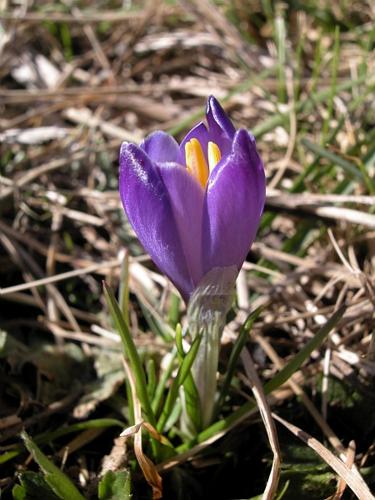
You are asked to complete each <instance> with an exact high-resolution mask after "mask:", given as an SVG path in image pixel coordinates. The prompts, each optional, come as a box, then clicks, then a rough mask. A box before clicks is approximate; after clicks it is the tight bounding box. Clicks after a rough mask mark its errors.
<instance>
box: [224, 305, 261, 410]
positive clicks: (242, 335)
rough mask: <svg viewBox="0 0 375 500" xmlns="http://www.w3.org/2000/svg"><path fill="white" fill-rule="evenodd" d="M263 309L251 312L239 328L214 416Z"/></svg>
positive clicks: (259, 308)
mask: <svg viewBox="0 0 375 500" xmlns="http://www.w3.org/2000/svg"><path fill="white" fill-rule="evenodd" d="M262 310H263V307H262V306H260V307H258V308H257V309H255V310H254V311H252V312H251V313H250V314H249V315H248V317H247V318H246V320H245V321H244V323H243V325H242V326H241V328H240V331H239V333H238V337H237V339H236V342H235V343H234V345H233V349H232V352H231V353H230V357H229V361H228V369H227V372H226V374H225V378H224V382H223V385H222V388H221V391H220V395H219V399H218V402H217V404H216V408H215V416H217V415H218V413H219V412H220V409H221V407H222V405H223V403H224V401H225V398H226V396H227V394H228V391H229V387H230V384H231V382H232V378H233V375H234V372H235V369H236V366H237V362H238V358H239V357H240V354H241V351H242V349H243V347H244V345H245V343H246V340H247V338H248V333H249V331H250V330H251V327H252V326H253V324H254V322H255V321H256V320H257V319H258V317H259V315H260V313H261V312H262Z"/></svg>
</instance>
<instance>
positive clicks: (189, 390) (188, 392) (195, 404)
mask: <svg viewBox="0 0 375 500" xmlns="http://www.w3.org/2000/svg"><path fill="white" fill-rule="evenodd" d="M176 345H177V351H178V357H179V362H180V364H181V363H182V362H183V360H184V358H185V356H186V354H185V352H184V350H183V347H182V329H181V325H177V327H176ZM183 386H184V395H185V409H186V413H187V414H188V416H189V418H190V420H191V422H192V424H193V425H194V428H195V431H196V433H197V432H199V431H200V430H201V429H202V412H201V402H200V397H199V393H198V389H197V386H196V385H195V382H194V378H193V375H192V374H191V372H189V374H188V376H187V377H186V379H185V381H184V383H183Z"/></svg>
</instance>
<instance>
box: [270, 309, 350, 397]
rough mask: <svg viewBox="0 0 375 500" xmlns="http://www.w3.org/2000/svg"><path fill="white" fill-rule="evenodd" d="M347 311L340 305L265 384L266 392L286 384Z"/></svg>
mask: <svg viewBox="0 0 375 500" xmlns="http://www.w3.org/2000/svg"><path fill="white" fill-rule="evenodd" d="M344 312H345V306H342V307H340V309H338V310H337V311H336V312H335V313H333V315H332V316H331V318H330V319H329V320H328V321H327V322H326V323H325V324H324V325H323V326H322V328H321V329H320V330H319V331H318V332H317V333H316V334H315V335H314V337H313V338H312V339H311V340H310V341H309V342H308V343H307V344H306V345H305V346H304V347H303V348H302V349H301V350H300V351H299V352H298V353H297V354H296V355H295V356H294V358H293V359H292V360H291V361H289V363H288V364H287V365H286V366H284V368H282V369H281V370H280V371H279V372H278V373H277V374H276V375H275V376H274V377H273V379H271V380H270V381H269V382H267V383H266V385H265V386H264V391H265V393H266V394H269V393H270V392H272V391H274V390H275V389H277V388H278V387H280V386H281V385H283V384H285V382H287V381H288V379H289V378H290V377H291V376H292V375H293V373H294V372H296V371H297V370H298V368H299V367H300V366H301V365H302V363H303V362H304V361H305V360H306V359H307V358H308V357H309V356H310V354H311V353H312V352H313V351H314V350H315V349H318V347H319V346H320V345H321V344H322V342H323V341H324V339H325V338H326V337H327V335H328V334H329V332H330V331H331V330H332V328H334V326H335V325H336V324H337V323H338V321H339V320H340V319H341V318H342V316H343V314H344Z"/></svg>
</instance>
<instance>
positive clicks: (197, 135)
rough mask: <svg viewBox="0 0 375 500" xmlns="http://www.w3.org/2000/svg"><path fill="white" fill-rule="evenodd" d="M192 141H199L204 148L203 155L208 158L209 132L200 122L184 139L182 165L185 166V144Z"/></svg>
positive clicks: (181, 150)
mask: <svg viewBox="0 0 375 500" xmlns="http://www.w3.org/2000/svg"><path fill="white" fill-rule="evenodd" d="M191 139H198V141H199V142H200V145H201V146H202V151H203V153H204V154H205V155H206V156H207V148H208V142H209V140H210V139H209V137H208V132H207V127H206V125H205V124H204V123H203V122H199V123H198V124H197V125H196V126H195V127H193V128H192V129H191V130H190V131H189V132H188V133H187V134H186V136H185V137H184V138H183V139H182V142H181V145H180V154H179V159H178V162H179V163H180V164H181V165H185V144H186V143H187V142H189V141H190V140H191Z"/></svg>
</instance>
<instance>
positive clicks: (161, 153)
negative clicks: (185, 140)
mask: <svg viewBox="0 0 375 500" xmlns="http://www.w3.org/2000/svg"><path fill="white" fill-rule="evenodd" d="M140 148H141V149H143V151H145V152H146V153H147V155H148V156H149V157H150V158H151V160H152V161H154V162H156V163H164V162H171V161H174V162H177V161H178V155H179V145H178V143H177V141H176V140H175V139H174V138H173V137H171V136H170V135H168V134H166V133H165V132H162V131H160V130H159V131H156V132H153V133H152V134H150V135H149V136H148V137H146V139H145V140H144V141H143V142H142V144H141V145H140Z"/></svg>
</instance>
